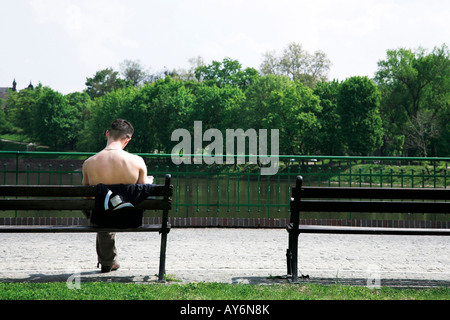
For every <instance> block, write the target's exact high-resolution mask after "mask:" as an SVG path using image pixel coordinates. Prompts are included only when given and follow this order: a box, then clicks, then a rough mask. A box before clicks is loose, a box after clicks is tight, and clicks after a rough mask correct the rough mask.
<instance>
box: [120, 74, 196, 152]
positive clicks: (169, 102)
mask: <svg viewBox="0 0 450 320" xmlns="http://www.w3.org/2000/svg"><path fill="white" fill-rule="evenodd" d="M193 99H194V97H193V95H192V94H191V91H190V89H189V87H188V86H185V83H184V82H182V81H176V80H173V79H172V78H171V77H166V78H165V79H161V80H158V81H156V82H154V83H151V84H147V85H145V86H144V87H143V88H142V89H141V90H139V91H137V92H136V95H135V96H134V99H133V100H131V101H130V103H129V104H128V105H126V107H125V109H124V116H125V115H127V119H130V121H131V122H132V123H133V126H134V127H135V135H134V136H133V137H136V140H137V141H139V144H136V145H135V144H131V146H130V150H134V151H136V152H137V151H139V152H153V151H154V150H155V149H156V150H158V151H164V152H167V153H170V151H171V147H172V145H174V144H175V143H174V142H172V141H171V140H170V139H171V134H172V132H173V131H174V130H175V129H177V128H188V127H192V126H193V123H190V124H188V123H187V122H188V121H189V119H190V113H191V110H192V103H193ZM133 139H134V138H133ZM131 147H132V148H133V149H131Z"/></svg>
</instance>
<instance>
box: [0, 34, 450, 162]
mask: <svg viewBox="0 0 450 320" xmlns="http://www.w3.org/2000/svg"><path fill="white" fill-rule="evenodd" d="M192 64H193V67H192V68H191V69H190V70H187V71H186V70H172V71H168V70H165V71H164V72H160V73H158V74H149V73H148V72H146V71H145V70H144V68H143V67H142V66H141V65H140V63H139V62H133V61H125V62H124V63H123V64H122V66H121V67H122V70H121V73H119V72H117V71H115V70H113V69H111V68H109V69H105V70H100V71H98V72H97V73H96V74H95V75H94V76H93V77H92V78H88V79H87V81H86V90H84V91H83V92H75V93H71V94H67V95H63V94H61V93H58V92H56V91H54V90H52V89H51V88H48V87H44V86H42V85H38V86H37V87H36V88H34V89H24V90H22V91H20V92H11V93H10V95H9V97H8V100H7V102H6V108H5V109H4V110H3V114H1V113H0V129H2V130H3V131H8V130H14V128H15V129H16V130H17V129H20V130H21V131H23V133H25V134H26V135H28V136H29V137H30V138H32V139H33V140H35V141H36V142H39V143H42V144H45V145H48V146H50V147H51V148H52V149H54V150H63V149H71V150H77V151H93V152H95V151H98V150H99V149H101V148H102V147H104V144H105V137H104V133H105V130H106V129H107V128H108V126H109V124H110V123H111V121H112V120H114V119H115V118H119V117H120V118H125V119H128V120H130V121H131V122H132V123H133V125H134V127H135V134H134V136H133V141H135V142H133V141H132V142H131V143H130V144H129V146H128V147H127V148H128V150H129V151H131V152H154V151H155V150H157V151H160V152H166V153H170V151H171V150H172V147H173V146H174V145H175V144H177V143H178V142H177V141H171V134H172V132H173V131H174V130H175V129H177V128H185V129H188V130H190V131H193V124H194V121H195V120H200V121H202V122H203V130H207V129H208V128H217V129H219V130H221V131H222V132H223V133H224V136H225V130H226V129H227V128H231V129H237V128H242V129H244V130H246V129H249V128H253V129H256V130H258V129H263V128H264V129H279V131H280V149H279V150H280V154H311V155H319V154H322V155H347V154H348V155H369V154H379V155H395V156H397V155H408V156H412V155H416V156H429V155H433V156H449V155H450V143H449V142H450V133H449V132H450V130H449V127H450V125H449V122H450V107H449V102H450V83H449V81H450V80H449V79H450V60H449V51H448V48H447V47H446V46H445V45H443V46H441V47H436V48H434V49H433V50H432V51H431V52H428V51H427V50H424V49H417V50H410V49H398V50H389V51H387V57H386V59H385V60H381V61H379V63H378V71H377V72H376V74H375V77H374V79H369V78H368V77H360V76H355V77H350V78H348V79H346V80H344V81H336V80H333V81H327V80H326V77H325V74H326V72H327V70H328V68H329V66H330V62H329V60H328V59H327V58H326V55H325V54H324V53H322V52H316V53H314V54H309V53H307V52H306V51H304V50H302V48H301V46H299V45H297V44H295V43H294V44H290V45H289V46H287V47H286V48H285V50H284V51H283V52H282V53H281V54H280V55H276V54H275V53H273V52H272V53H267V54H265V56H264V61H263V63H262V64H261V66H260V69H261V71H259V72H258V71H257V70H256V69H254V68H243V67H242V65H241V64H240V63H239V62H238V61H237V60H233V59H230V58H225V59H224V60H223V61H221V62H219V61H213V62H212V63H211V64H209V65H206V64H204V63H203V62H202V61H201V59H199V58H197V59H193V60H192ZM2 119H3V120H4V121H2ZM2 127H3V128H2ZM269 132H270V131H269Z"/></svg>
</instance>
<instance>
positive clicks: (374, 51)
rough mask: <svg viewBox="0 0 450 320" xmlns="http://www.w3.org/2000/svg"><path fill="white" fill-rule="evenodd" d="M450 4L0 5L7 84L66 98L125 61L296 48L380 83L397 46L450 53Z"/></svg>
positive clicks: (211, 1)
mask: <svg viewBox="0 0 450 320" xmlns="http://www.w3.org/2000/svg"><path fill="white" fill-rule="evenodd" d="M449 17H450V1H449V0H314V1H312V0H272V1H270V0H241V1H239V0H160V1H156V0H14V1H10V0H0V30H1V36H0V87H6V86H8V87H9V86H11V83H12V81H13V79H14V78H15V79H16V81H17V83H18V89H22V88H24V87H26V86H28V84H29V83H30V81H31V82H32V83H33V84H34V85H37V84H38V83H42V84H43V85H44V86H49V87H51V88H52V89H53V90H56V91H59V92H61V93H64V94H67V93H70V92H74V91H82V90H83V89H85V82H86V78H87V77H92V76H93V75H94V74H95V72H97V71H99V70H102V69H104V68H107V67H112V68H113V69H115V70H117V71H119V70H120V63H121V62H123V61H124V60H126V59H128V60H139V61H140V62H141V64H142V65H144V66H145V67H147V68H149V69H150V70H151V71H153V72H157V71H160V70H161V69H162V68H164V67H167V68H168V69H173V68H188V67H189V63H188V60H189V59H190V58H192V57H197V56H201V57H202V58H203V59H204V61H205V63H207V64H209V63H211V61H212V60H216V61H222V60H223V59H224V58H225V57H230V58H232V59H236V60H238V61H239V62H240V63H241V64H242V65H243V66H244V67H253V68H256V69H258V70H259V66H260V64H261V62H262V55H263V53H265V52H267V51H272V50H275V51H276V52H277V53H280V52H281V51H282V50H283V48H284V47H286V46H287V44H289V43H290V42H297V43H299V44H301V45H302V46H303V48H304V49H305V50H307V51H309V52H311V53H313V52H314V51H316V50H322V51H324V52H325V53H326V54H327V56H328V58H329V59H330V60H331V62H332V64H333V65H332V67H331V69H330V72H329V75H328V76H329V79H330V80H331V79H334V78H335V79H339V80H345V79H346V78H348V77H351V76H364V75H367V76H369V77H373V75H374V73H375V71H376V69H377V62H378V61H379V60H381V59H384V58H385V57H386V51H387V50H388V49H397V48H399V47H404V48H409V49H416V48H417V47H419V46H422V47H424V48H426V49H429V50H431V49H433V47H435V46H439V47H440V46H442V45H443V44H444V43H445V44H447V45H448V46H450V22H449V21H450V19H449Z"/></svg>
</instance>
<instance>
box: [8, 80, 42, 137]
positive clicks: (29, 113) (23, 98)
mask: <svg viewBox="0 0 450 320" xmlns="http://www.w3.org/2000/svg"><path fill="white" fill-rule="evenodd" d="M42 92H43V87H42V84H39V85H37V86H36V87H35V88H27V89H23V90H20V91H12V92H10V93H9V95H8V99H7V102H6V110H7V112H8V113H9V117H10V120H11V121H12V123H13V125H14V126H15V127H16V128H20V129H22V132H23V134H25V135H27V136H28V137H30V138H32V137H34V129H35V127H34V123H33V121H32V119H33V117H34V114H33V110H34V108H35V106H36V103H37V101H38V100H39V99H40V96H41V95H42Z"/></svg>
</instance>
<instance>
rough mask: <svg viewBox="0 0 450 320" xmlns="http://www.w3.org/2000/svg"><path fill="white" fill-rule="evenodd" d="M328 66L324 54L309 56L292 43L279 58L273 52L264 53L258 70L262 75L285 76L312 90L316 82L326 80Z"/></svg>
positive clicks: (298, 45) (299, 46) (316, 53)
mask: <svg viewBox="0 0 450 320" xmlns="http://www.w3.org/2000/svg"><path fill="white" fill-rule="evenodd" d="M330 65H331V62H330V60H329V59H328V58H327V56H326V54H325V53H324V52H322V51H316V52H314V53H313V54H311V53H309V52H307V51H305V50H304V49H303V47H302V46H301V45H300V44H298V43H295V42H292V43H290V44H288V45H287V46H286V47H285V48H284V49H283V52H282V53H281V55H279V56H277V55H276V52H274V51H272V52H266V53H265V54H264V55H263V62H262V63H261V65H260V70H261V73H262V74H263V75H267V74H278V75H286V76H288V77H289V78H290V79H292V80H299V81H300V82H301V83H303V84H304V85H306V86H308V87H310V88H314V87H315V85H316V83H317V82H319V81H324V80H326V78H327V73H328V70H329V69H330Z"/></svg>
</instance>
